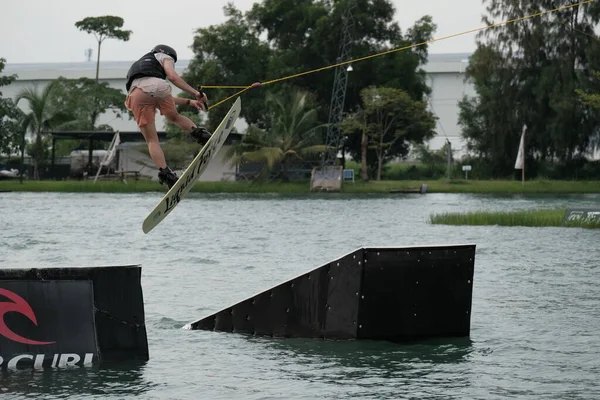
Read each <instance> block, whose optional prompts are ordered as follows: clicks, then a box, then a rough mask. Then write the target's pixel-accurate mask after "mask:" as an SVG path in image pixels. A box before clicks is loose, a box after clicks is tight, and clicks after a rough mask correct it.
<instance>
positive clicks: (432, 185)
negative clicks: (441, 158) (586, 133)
mask: <svg viewBox="0 0 600 400" xmlns="http://www.w3.org/2000/svg"><path fill="white" fill-rule="evenodd" d="M422 184H426V185H427V190H426V193H477V194H594V193H600V181H554V180H531V181H526V182H525V185H522V184H521V182H520V181H516V180H515V181H510V180H451V181H448V180H444V179H440V180H422V181H419V180H413V181H408V180H406V181H404V180H402V181H392V180H382V181H369V182H360V181H356V182H344V184H343V185H342V191H341V192H342V193H348V194H352V193H356V194H378V193H379V194H386V193H388V194H389V193H411V192H414V193H419V191H420V188H421V185H422ZM0 192H71V193H144V192H163V193H166V188H165V186H161V185H159V184H158V182H156V181H149V180H139V181H135V180H128V182H127V183H123V182H119V181H98V182H96V183H94V182H93V181H91V180H89V181H82V180H64V181H33V180H25V181H23V183H22V184H21V183H20V182H19V181H18V180H2V181H0ZM192 192H194V193H282V194H301V193H306V194H308V193H311V192H310V183H309V182H308V181H299V182H289V183H279V182H263V183H259V182H256V183H251V182H239V181H238V182H227V181H223V182H197V183H196V184H195V185H194V188H193V189H192Z"/></svg>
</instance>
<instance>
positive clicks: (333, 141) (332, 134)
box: [321, 0, 356, 167]
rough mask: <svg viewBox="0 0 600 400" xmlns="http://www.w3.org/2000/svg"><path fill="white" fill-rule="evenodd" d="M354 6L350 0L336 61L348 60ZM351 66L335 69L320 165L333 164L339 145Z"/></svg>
mask: <svg viewBox="0 0 600 400" xmlns="http://www.w3.org/2000/svg"><path fill="white" fill-rule="evenodd" d="M355 7H356V1H355V0H350V1H349V2H348V8H347V9H346V12H345V15H344V17H343V22H342V35H341V38H340V44H339V46H340V47H339V51H338V57H337V63H340V62H344V61H348V60H350V45H351V43H352V28H353V27H354V19H353V18H352V11H353V10H354V8H355ZM349 71H352V66H345V65H340V66H339V67H337V68H336V69H335V79H334V82H333V90H332V92H331V104H330V107H329V121H328V125H327V135H326V138H325V144H326V145H327V146H328V149H327V150H326V151H325V153H324V154H323V160H322V163H321V167H326V166H332V165H335V161H336V158H337V153H338V150H339V145H340V136H341V135H340V127H339V124H340V123H341V122H342V118H343V115H344V101H345V99H346V88H347V86H348V72H349Z"/></svg>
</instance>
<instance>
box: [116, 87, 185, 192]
mask: <svg viewBox="0 0 600 400" xmlns="http://www.w3.org/2000/svg"><path fill="white" fill-rule="evenodd" d="M125 105H126V107H127V109H129V110H132V111H133V115H134V117H135V120H136V122H137V125H138V127H139V128H140V131H141V132H142V135H143V136H144V139H145V140H146V144H147V145H148V153H149V154H150V158H152V161H154V164H156V166H157V167H158V169H159V173H158V180H159V182H160V183H161V184H162V183H165V182H166V183H167V185H168V186H169V188H171V187H172V186H173V185H174V184H175V182H177V179H178V178H177V175H176V174H175V173H174V172H173V171H171V169H170V168H169V167H168V166H167V162H166V160H165V154H164V153H163V151H162V148H161V147H160V143H159V142H158V133H157V132H156V124H155V123H154V116H155V113H156V107H157V105H156V101H155V99H154V98H152V97H151V96H148V95H147V94H145V93H144V92H143V91H142V90H139V89H134V90H133V91H132V92H131V93H130V94H129V95H128V96H127V100H126V102H125Z"/></svg>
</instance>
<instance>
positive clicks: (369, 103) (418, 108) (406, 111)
mask: <svg viewBox="0 0 600 400" xmlns="http://www.w3.org/2000/svg"><path fill="white" fill-rule="evenodd" d="M361 97H362V103H363V106H362V109H360V110H358V111H356V112H355V114H354V115H351V116H350V118H349V122H348V123H346V124H345V126H344V128H343V129H345V131H346V132H352V131H353V130H356V129H357V128H358V130H359V132H360V133H361V135H360V138H361V160H362V164H363V167H362V168H361V178H362V179H366V176H365V174H366V168H365V165H364V164H366V163H367V149H370V150H371V151H372V153H373V155H374V156H375V160H376V161H375V162H376V179H377V180H381V173H382V170H383V166H384V165H385V163H386V162H388V161H389V160H391V159H392V158H394V157H403V156H406V155H407V154H408V152H409V151H410V145H411V144H414V145H416V144H422V143H423V142H425V141H427V140H429V139H431V138H433V137H434V136H435V131H434V129H435V121H436V118H435V117H434V116H433V114H432V113H431V112H430V111H428V110H427V105H426V104H425V102H423V101H417V100H413V99H412V98H411V97H410V96H409V94H408V93H407V92H406V91H404V90H402V89H394V88H386V87H368V88H365V89H363V90H362V91H361ZM350 121H353V122H354V123H353V122H350Z"/></svg>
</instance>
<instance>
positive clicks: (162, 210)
mask: <svg viewBox="0 0 600 400" xmlns="http://www.w3.org/2000/svg"><path fill="white" fill-rule="evenodd" d="M241 109H242V106H241V100H240V98H239V97H238V98H237V100H236V101H235V103H233V105H232V106H231V109H229V112H228V113H227V115H225V118H223V120H222V121H221V123H220V124H219V126H218V127H217V129H216V130H215V132H214V133H213V134H212V135H211V137H210V139H208V141H207V142H206V144H205V145H204V146H203V147H202V149H201V150H200V152H199V153H198V154H197V155H196V157H194V159H193V160H192V162H191V163H190V165H188V167H187V168H186V170H185V171H184V172H183V174H182V175H181V176H180V177H179V179H178V180H177V182H176V183H175V185H173V186H172V187H171V189H169V191H168V192H167V193H166V194H165V195H164V197H163V198H162V199H161V200H160V202H159V203H158V204H157V205H156V207H154V209H153V210H152V211H151V212H150V214H148V216H147V217H146V219H145V220H144V222H143V224H142V230H143V231H144V233H148V232H150V231H151V230H152V229H154V228H155V227H156V226H157V225H158V224H160V223H161V222H162V220H164V219H165V218H166V217H167V215H169V214H170V213H171V212H172V211H173V209H174V208H175V207H176V206H177V205H178V204H179V202H181V200H182V199H183V198H184V197H185V195H186V194H187V193H188V192H189V191H190V190H191V189H192V187H194V184H195V183H196V181H197V180H198V178H200V176H201V175H202V173H203V172H204V170H205V169H206V167H207V166H208V164H209V163H210V161H211V160H212V159H213V158H214V157H215V155H216V154H217V153H218V152H219V150H220V149H221V147H222V146H223V143H224V142H225V140H227V137H228V136H229V133H230V132H231V130H232V129H233V126H234V123H235V121H236V120H237V118H238V117H239V115H240V111H241Z"/></svg>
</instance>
